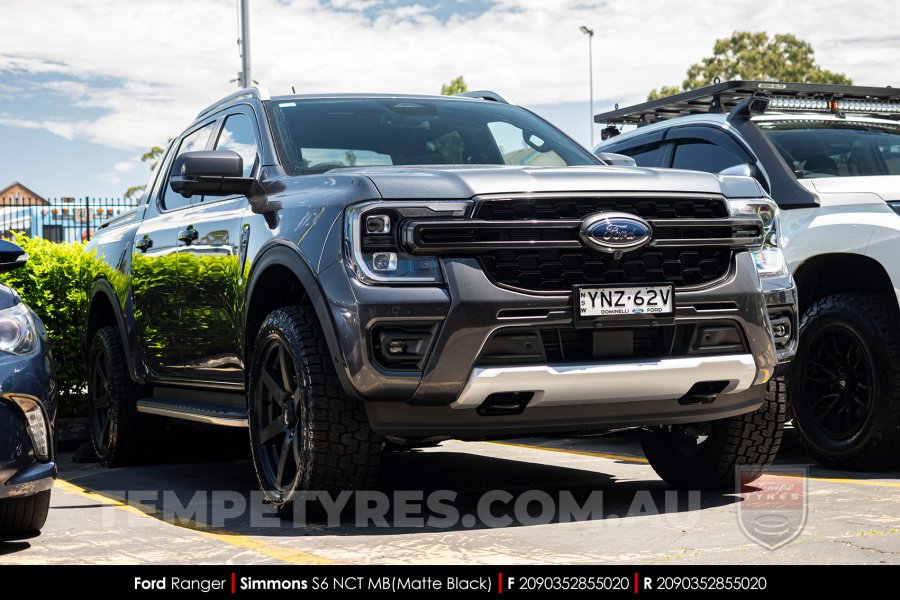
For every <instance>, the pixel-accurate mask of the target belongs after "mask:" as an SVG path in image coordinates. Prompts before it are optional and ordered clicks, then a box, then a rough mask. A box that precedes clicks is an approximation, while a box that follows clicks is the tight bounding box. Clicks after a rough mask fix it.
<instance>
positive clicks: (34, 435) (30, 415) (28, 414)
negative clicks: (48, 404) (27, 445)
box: [9, 394, 50, 461]
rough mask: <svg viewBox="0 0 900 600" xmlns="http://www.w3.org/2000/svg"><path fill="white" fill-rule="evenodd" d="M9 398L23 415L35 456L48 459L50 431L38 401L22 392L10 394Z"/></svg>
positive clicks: (39, 458)
mask: <svg viewBox="0 0 900 600" xmlns="http://www.w3.org/2000/svg"><path fill="white" fill-rule="evenodd" d="M9 399H10V400H12V401H13V402H15V403H16V404H17V405H18V406H19V408H20V409H21V410H22V413H23V414H24V415H25V424H26V426H27V428H28V437H30V438H31V447H32V448H33V449H34V454H35V456H37V458H38V460H44V461H46V460H50V433H49V431H48V430H47V429H48V428H47V418H46V417H45V416H44V410H43V409H42V408H41V404H40V402H38V401H37V400H36V399H35V398H32V397H31V396H25V395H22V394H10V396H9Z"/></svg>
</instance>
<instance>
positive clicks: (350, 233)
mask: <svg viewBox="0 0 900 600" xmlns="http://www.w3.org/2000/svg"><path fill="white" fill-rule="evenodd" d="M470 205H471V202H424V201H419V202H414V201H411V202H389V201H385V202H380V201H376V202H365V203H363V204H357V205H355V206H351V207H349V208H348V209H347V212H346V215H345V217H346V218H345V219H344V244H345V249H346V255H347V257H348V259H349V260H348V264H349V266H350V268H351V269H352V270H353V272H354V273H355V274H356V277H357V278H358V279H359V280H360V281H362V282H364V283H367V284H388V285H390V284H394V285H396V284H435V283H441V282H442V281H443V278H442V275H441V265H440V261H439V260H438V258H437V257H436V256H423V255H422V254H415V255H414V254H412V253H410V252H407V248H406V247H405V245H404V243H403V240H402V235H401V232H402V227H401V225H402V224H403V221H404V220H405V219H409V218H422V217H425V218H429V219H431V218H438V219H440V218H460V217H464V216H465V215H466V213H467V212H468V209H469V207H470Z"/></svg>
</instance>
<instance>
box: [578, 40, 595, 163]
mask: <svg viewBox="0 0 900 600" xmlns="http://www.w3.org/2000/svg"><path fill="white" fill-rule="evenodd" d="M578 29H579V31H581V33H583V34H584V35H586V36H588V85H590V86H591V94H590V97H591V104H590V107H588V113H589V114H588V116H589V117H590V119H591V121H590V123H591V150H593V149H594V48H593V44H592V41H593V39H594V30H593V29H590V28H589V27H586V26H584V25H582V26H581V27H579V28H578Z"/></svg>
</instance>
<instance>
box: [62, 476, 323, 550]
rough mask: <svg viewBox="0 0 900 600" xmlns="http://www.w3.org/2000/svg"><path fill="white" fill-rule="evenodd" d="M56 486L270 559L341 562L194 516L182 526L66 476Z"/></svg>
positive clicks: (180, 522)
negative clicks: (260, 538)
mask: <svg viewBox="0 0 900 600" xmlns="http://www.w3.org/2000/svg"><path fill="white" fill-rule="evenodd" d="M56 487H57V488H58V489H61V490H63V491H66V492H69V493H72V494H76V495H78V496H81V497H82V498H87V499H89V500H93V501H94V502H97V503H100V504H105V505H107V506H114V507H116V508H120V509H122V510H124V511H127V512H130V513H132V514H136V515H140V516H143V517H147V518H148V519H156V520H159V521H161V522H162V523H166V524H168V525H172V526H174V527H179V528H181V529H185V530H187V531H192V532H194V533H196V534H197V535H201V536H203V537H205V538H209V539H212V540H216V541H218V542H224V543H226V544H230V545H232V546H235V547H237V548H243V549H244V550H251V551H253V552H256V553H257V554H262V555H263V556H268V557H269V558H274V559H276V560H280V561H283V562H286V563H290V564H294V565H336V564H340V563H338V562H337V561H333V560H330V559H327V558H323V557H321V556H316V555H315V554H311V553H309V552H304V551H303V550H295V549H293V548H285V547H283V546H279V545H278V544H272V543H269V542H264V541H262V540H258V539H255V538H252V537H250V536H246V535H242V534H239V533H235V532H233V531H228V530H225V529H216V530H213V529H210V528H209V526H208V525H205V524H203V523H198V522H197V521H195V520H193V519H179V521H178V525H175V524H173V523H170V522H168V521H165V520H163V519H161V518H160V517H161V516H162V514H161V512H160V511H159V510H158V509H156V508H153V507H149V506H147V505H144V504H137V503H130V502H128V501H127V500H126V499H123V498H119V497H116V496H113V495H111V494H110V495H107V494H103V493H99V492H95V491H92V490H89V489H86V488H83V487H81V486H79V485H75V484H73V483H71V482H68V481H65V480H63V479H57V480H56Z"/></svg>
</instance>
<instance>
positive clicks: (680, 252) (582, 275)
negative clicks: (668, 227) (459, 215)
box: [480, 247, 731, 292]
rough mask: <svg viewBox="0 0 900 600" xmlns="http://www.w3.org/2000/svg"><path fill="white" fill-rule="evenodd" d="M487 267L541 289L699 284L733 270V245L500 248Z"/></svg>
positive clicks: (484, 258) (497, 277) (500, 277)
mask: <svg viewBox="0 0 900 600" xmlns="http://www.w3.org/2000/svg"><path fill="white" fill-rule="evenodd" d="M480 260H481V264H482V268H483V269H484V270H485V272H486V273H487V274H488V276H489V277H490V278H491V279H492V280H493V281H495V282H496V283H499V284H501V285H506V286H509V287H514V288H518V289H522V290H530V291H537V292H568V291H571V289H572V286H574V285H585V284H587V285H590V284H596V285H602V284H608V283H624V284H629V283H633V284H645V283H673V284H674V285H675V286H676V287H684V286H695V285H701V284H704V283H708V282H711V281H715V280H717V279H721V278H722V277H724V276H725V275H726V273H727V272H728V267H729V264H730V262H731V250H730V249H728V248H715V247H709V248H702V247H701V248H668V247H662V248H645V249H642V250H639V251H636V252H630V253H626V254H624V255H623V256H622V257H621V258H618V259H617V258H615V257H614V256H613V255H612V254H603V253H599V252H594V251H591V250H556V249H542V250H533V251H529V250H495V251H492V252H488V253H485V254H482V255H481V257H480Z"/></svg>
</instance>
